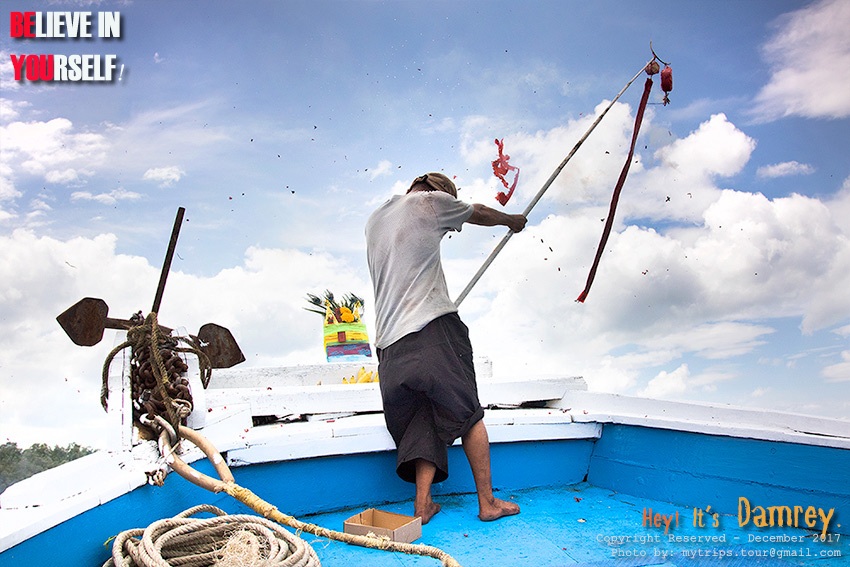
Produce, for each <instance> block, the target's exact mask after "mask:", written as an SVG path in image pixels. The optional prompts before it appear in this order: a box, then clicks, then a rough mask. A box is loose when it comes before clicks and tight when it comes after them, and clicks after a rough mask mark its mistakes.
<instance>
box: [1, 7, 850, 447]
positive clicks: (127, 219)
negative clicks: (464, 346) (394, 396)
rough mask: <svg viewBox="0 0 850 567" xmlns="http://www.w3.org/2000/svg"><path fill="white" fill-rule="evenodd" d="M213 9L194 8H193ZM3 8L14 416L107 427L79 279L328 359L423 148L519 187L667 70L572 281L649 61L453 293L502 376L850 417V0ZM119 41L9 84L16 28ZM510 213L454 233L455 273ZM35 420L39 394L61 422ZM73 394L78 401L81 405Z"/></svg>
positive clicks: (474, 194) (477, 194)
mask: <svg viewBox="0 0 850 567" xmlns="http://www.w3.org/2000/svg"><path fill="white" fill-rule="evenodd" d="M200 6H203V9H201V8H200ZM12 10H16V11H44V12H47V11H75V10H76V11H91V12H97V11H119V12H120V14H121V22H122V28H121V29H122V34H121V35H122V37H121V38H120V39H113V40H103V39H96V38H95V39H92V40H73V39H64V40H61V39H54V40H45V39H35V40H19V39H12V38H10V37H9V36H10V34H9V28H8V24H9V16H8V14H9V12H10V11H12ZM2 21H3V22H4V25H3V26H2V27H0V30H2V35H0V89H2V93H0V277H2V281H3V283H2V284H0V332H2V333H3V335H4V336H5V337H7V338H6V340H4V341H3V343H2V345H0V438H2V439H10V440H12V441H16V442H18V443H19V444H22V445H27V444H29V443H31V442H36V441H45V442H57V443H66V442H70V441H77V442H82V443H85V444H91V445H103V443H104V437H103V433H102V430H103V429H104V426H103V424H104V418H103V417H102V415H101V413H100V412H101V410H100V407H99V403H98V392H99V387H100V365H101V364H102V361H103V359H104V358H105V356H106V354H107V353H108V352H109V350H110V349H111V347H112V345H113V343H114V338H113V336H112V335H111V334H110V332H107V336H106V337H105V339H104V341H103V342H101V343H100V344H99V345H97V346H95V347H91V348H82V347H76V346H74V345H73V344H71V343H70V341H69V340H68V339H67V337H65V336H64V334H63V332H62V331H61V329H60V328H59V327H58V325H57V324H56V322H55V317H56V315H57V314H58V313H60V312H62V311H63V310H64V309H65V308H67V307H68V306H70V305H71V304H73V303H74V302H76V301H77V300H78V299H80V298H82V297H85V296H93V297H101V298H103V299H104V300H105V301H106V302H107V304H108V305H109V306H110V316H113V317H127V316H129V315H130V314H131V313H133V312H135V311H137V310H143V311H146V310H148V309H149V308H150V305H151V302H152V298H153V295H154V291H155V288H156V283H157V279H158V277H159V270H160V266H161V264H162V259H163V256H164V252H165V247H166V244H167V241H168V236H169V233H170V230H171V225H172V223H173V221H174V216H175V213H176V211H177V208H178V207H180V206H183V207H186V209H187V212H186V220H185V222H184V224H183V227H182V230H181V235H180V240H179V243H178V246H177V255H176V256H175V260H174V264H173V266H172V273H171V275H170V277H169V281H168V285H167V288H166V292H165V299H164V301H163V304H162V308H161V309H160V319H161V321H162V322H163V323H164V324H167V325H169V326H177V327H180V326H182V327H184V328H185V329H187V330H189V331H190V332H195V331H196V330H197V328H198V327H200V325H202V324H203V323H206V322H208V321H214V322H217V323H219V324H222V325H225V326H227V327H228V328H230V329H231V330H232V331H233V333H234V334H235V335H236V337H237V339H238V340H239V343H240V345H241V346H242V348H243V350H244V351H245V354H246V356H247V358H248V360H247V361H246V363H244V364H245V365H252V366H269V365H280V364H303V363H321V362H322V360H323V358H322V348H321V339H320V334H321V330H320V325H319V321H320V320H319V318H318V317H316V316H315V315H313V314H310V313H308V312H306V311H304V310H303V309H302V307H303V306H304V305H305V302H304V297H305V295H306V293H308V292H311V293H320V292H321V291H322V290H324V289H326V288H330V289H332V290H335V291H337V292H338V293H344V292H348V291H351V292H355V293H358V294H360V295H363V296H365V297H366V298H367V321H369V322H370V323H371V319H369V318H370V317H371V313H370V312H369V311H368V309H369V305H370V304H371V284H370V282H369V279H368V273H367V270H366V265H365V243H364V238H363V226H364V224H365V221H366V219H367V218H368V215H369V213H370V212H371V210H373V209H374V208H375V207H376V206H378V205H379V204H380V203H381V202H383V201H384V200H385V199H386V198H388V197H389V196H390V195H392V194H393V193H398V192H402V191H403V190H404V189H405V188H406V187H407V186H408V185H409V183H410V181H411V180H412V179H413V178H414V177H416V176H417V175H420V174H421V173H424V172H427V171H443V172H445V173H446V174H448V175H451V176H456V182H457V184H458V185H459V186H460V188H461V189H460V196H461V198H463V199H466V200H468V201H478V202H483V203H485V204H488V205H490V206H494V207H500V205H498V203H497V202H496V201H495V199H494V197H495V194H496V193H497V191H499V186H498V181H497V180H496V178H495V177H493V176H492V173H491V170H490V161H491V160H493V159H495V158H496V147H495V145H494V144H493V139H494V138H497V137H498V138H503V139H504V141H505V151H506V152H507V153H508V154H510V155H511V163H512V164H514V165H516V166H519V167H520V168H521V171H522V173H521V178H520V182H519V185H518V188H517V191H516V194H515V195H514V196H513V198H512V200H511V202H510V203H509V204H508V205H507V207H505V209H506V210H508V211H509V212H518V211H521V210H522V209H523V208H524V207H525V204H526V203H527V202H528V201H529V200H530V198H531V197H532V195H534V193H536V192H537V190H538V189H539V188H540V187H541V185H542V183H543V181H545V179H546V178H548V177H549V175H550V174H551V173H552V171H553V170H554V168H555V167H556V166H557V165H558V164H559V163H560V161H561V160H562V159H563V158H564V157H565V156H566V155H567V153H568V152H569V150H570V149H571V148H572V146H573V145H574V144H575V143H576V142H577V141H578V139H579V138H580V137H581V135H582V134H583V133H584V132H585V131H586V130H587V128H588V126H589V125H590V123H591V122H592V121H593V119H594V117H595V113H597V112H600V111H601V110H602V109H603V108H604V107H605V106H607V104H608V102H610V100H611V99H612V98H613V97H614V96H615V95H616V93H617V92H618V91H619V90H620V89H621V88H622V87H623V85H625V83H626V82H627V81H628V80H629V79H630V78H631V77H632V76H633V75H634V74H635V73H636V72H637V71H638V70H639V69H640V68H641V66H642V65H643V64H644V63H646V62H647V61H648V60H649V59H650V58H651V56H652V55H651V53H650V50H649V43H650V41H652V44H653V46H654V48H655V50H656V52H657V53H658V55H659V56H660V57H661V58H662V59H664V60H665V61H669V62H670V63H671V66H672V67H673V71H674V90H673V92H672V93H671V94H670V98H671V100H672V104H670V105H669V106H662V105H660V104H658V103H660V101H661V90H660V86H659V84H658V80H656V84H655V86H654V87H653V91H652V95H651V99H650V102H651V103H652V104H651V105H650V106H649V108H648V112H647V115H646V117H645V119H644V123H643V126H642V129H641V137H640V139H639V141H638V145H637V150H636V155H635V162H634V163H633V165H632V168H631V173H630V176H629V179H628V181H627V183H626V186H625V188H624V190H623V195H622V197H621V201H620V209H619V211H618V213H617V217H616V222H615V229H614V233H613V234H612V236H611V239H610V240H609V242H608V246H607V247H606V251H605V254H604V255H603V258H602V264H601V267H600V270H599V272H598V274H597V278H596V282H595V283H594V287H593V289H592V291H591V293H590V296H589V298H588V301H587V302H586V303H585V304H578V303H575V302H574V299H575V297H576V296H577V295H578V293H579V292H580V291H581V289H582V288H583V286H584V280H585V278H586V276H587V271H588V269H589V267H590V264H591V262H592V260H593V255H594V252H595V247H596V244H597V243H598V240H599V237H600V234H601V230H602V223H601V222H600V220H601V219H604V217H605V215H606V211H607V207H608V200H609V198H610V195H611V191H612V190H613V185H614V182H615V180H616V178H617V176H618V175H619V172H620V169H621V168H622V164H623V160H624V159H625V156H626V153H627V151H628V142H629V139H630V137H631V129H632V125H633V122H634V112H635V108H636V105H637V102H638V100H639V98H640V89H641V86H642V83H643V78H640V79H639V80H638V81H636V83H635V84H634V85H633V86H632V87H631V88H630V89H629V90H628V91H627V92H626V93H625V95H624V96H623V98H622V99H621V100H620V101H619V102H618V103H617V104H616V105H615V106H614V107H613V108H612V110H611V111H610V112H609V114H608V115H607V116H606V117H605V119H604V120H603V121H602V123H601V124H600V126H599V127H598V128H597V129H596V130H595V131H594V132H593V134H592V135H591V136H590V138H589V139H588V141H587V142H586V143H585V144H584V145H583V146H582V148H581V149H580V150H579V152H578V153H577V154H576V156H575V158H574V159H573V160H572V161H571V162H570V163H569V164H568V166H567V167H566V168H565V169H564V171H563V172H562V173H561V175H560V176H559V177H558V179H557V180H556V182H555V183H554V184H553V185H552V187H551V189H550V190H549V192H548V193H547V194H546V196H545V197H544V198H543V200H542V201H541V202H540V204H539V205H538V206H537V208H535V210H534V211H533V212H532V214H531V215H530V219H529V226H528V228H527V230H526V231H525V232H524V233H523V234H521V235H518V236H517V237H515V238H513V239H512V240H511V242H510V243H509V244H508V246H507V248H506V249H505V250H504V251H503V252H502V254H501V255H500V256H499V258H498V259H497V260H496V262H495V263H494V264H493V266H492V267H491V269H490V270H489V271H488V272H487V274H486V275H485V277H484V278H483V279H482V281H481V282H480V283H479V284H478V285H477V286H476V288H475V289H474V290H473V293H472V294H471V295H470V296H469V298H467V300H466V301H465V302H464V304H463V305H462V306H461V316H462V317H463V318H464V320H466V321H467V323H468V324H469V326H470V328H471V332H472V339H473V344H474V346H475V349H476V354H477V355H479V356H483V357H488V358H490V359H491V360H493V363H494V372H495V374H496V375H497V376H534V375H551V374H562V375H582V376H584V377H585V379H586V380H587V381H588V384H589V386H590V388H591V389H593V390H598V391H608V392H618V393H623V394H629V395H641V396H651V397H661V398H666V399H681V400H695V401H702V402H711V403H719V404H731V405H736V406H753V407H763V408H772V409H781V410H788V411H795V412H801V413H811V414H817V415H825V416H831V417H842V418H850V402H848V401H847V400H850V344H848V337H850V294H847V293H846V289H848V286H850V240H848V239H850V221H848V218H850V160H848V158H847V148H848V147H850V128H848V126H850V121H849V118H848V117H850V95H848V94H847V93H850V40H848V36H847V34H846V29H847V25H848V24H850V6H848V5H847V4H846V3H844V2H841V1H819V2H796V1H779V0H771V1H766V0H765V1H751V2H733V1H722V2H675V1H669V2H665V1H649V2H640V3H631V2H606V1H602V2H575V1H557V2H556V1H551V2H526V3H516V2H483V1H468V2H407V1H403V2H378V1H357V0H354V1H350V2H342V1H316V2H307V1H305V2H288V1H287V2H271V1H251V2H241V3H233V2H223V1H210V2H205V3H203V4H202V5H201V4H198V3H195V2H188V1H185V0H178V1H171V2H157V1H145V2H86V1H76V2H26V1H22V2H17V3H14V5H12V4H6V6H5V11H4V14H3V18H2ZM40 53H54V54H59V53H65V54H82V53H85V54H88V53H98V54H117V55H118V57H119V62H120V64H123V65H124V71H123V74H122V75H121V80H120V81H113V82H111V83H108V84H92V83H86V84H68V83H62V84H33V83H27V82H25V81H24V82H20V83H19V82H16V81H14V76H13V74H12V65H11V55H12V54H40ZM502 234H503V233H502V231H500V230H497V229H485V228H481V227H468V228H467V229H464V230H463V232H462V233H461V234H458V235H453V237H452V238H451V239H450V240H446V241H445V242H444V248H443V251H444V255H445V258H446V261H445V267H446V272H447V279H448V281H449V286H450V289H451V290H452V292H453V293H455V294H457V293H459V292H460V290H461V289H462V288H463V287H464V286H465V284H466V282H467V281H468V280H469V278H470V277H471V276H472V274H473V273H474V272H475V271H476V269H477V268H478V266H479V265H480V264H481V262H483V260H484V258H485V257H486V256H487V254H489V252H490V250H491V249H492V247H493V246H494V245H495V243H496V242H497V241H498V239H499V238H501V236H502ZM46 416H47V417H46ZM72 416H73V417H72Z"/></svg>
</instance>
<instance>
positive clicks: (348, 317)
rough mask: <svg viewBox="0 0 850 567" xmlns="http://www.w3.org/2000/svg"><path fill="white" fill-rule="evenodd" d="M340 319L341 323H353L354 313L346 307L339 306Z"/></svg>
mask: <svg viewBox="0 0 850 567" xmlns="http://www.w3.org/2000/svg"><path fill="white" fill-rule="evenodd" d="M339 311H340V319H342V322H343V323H353V322H354V314H353V313H352V312H351V309H349V308H348V307H340V309H339Z"/></svg>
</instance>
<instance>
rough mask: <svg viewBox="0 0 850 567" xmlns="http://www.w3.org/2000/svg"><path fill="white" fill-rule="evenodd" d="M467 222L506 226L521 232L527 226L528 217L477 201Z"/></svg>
mask: <svg viewBox="0 0 850 567" xmlns="http://www.w3.org/2000/svg"><path fill="white" fill-rule="evenodd" d="M466 222H468V223H470V224H477V225H480V226H506V227H508V228H509V229H511V230H512V231H514V232H520V231H521V230H522V229H524V228H525V223H526V222H528V219H527V218H525V217H524V216H523V215H509V214H507V213H503V212H502V211H498V210H496V209H492V208H490V207H488V206H487V205H482V204H480V203H475V204H473V205H472V216H471V217H469V218H468V219H467V220H466Z"/></svg>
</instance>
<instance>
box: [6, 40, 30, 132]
mask: <svg viewBox="0 0 850 567" xmlns="http://www.w3.org/2000/svg"><path fill="white" fill-rule="evenodd" d="M0 55H2V54H0ZM3 86H4V88H5V83H4V84H3ZM27 106H29V103H27V102H21V101H14V100H9V99H8V98H0V122H9V121H10V120H14V119H15V118H17V117H18V116H20V112H19V109H21V108H26V107H27Z"/></svg>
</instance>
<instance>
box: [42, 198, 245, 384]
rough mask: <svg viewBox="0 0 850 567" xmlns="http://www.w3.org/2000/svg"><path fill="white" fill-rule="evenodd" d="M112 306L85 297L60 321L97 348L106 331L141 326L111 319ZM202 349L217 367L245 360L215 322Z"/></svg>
mask: <svg viewBox="0 0 850 567" xmlns="http://www.w3.org/2000/svg"><path fill="white" fill-rule="evenodd" d="M184 212H185V209H184V208H183V207H180V208H179V209H178V210H177V218H176V219H175V220H174V228H173V229H172V232H171V240H170V242H169V243H168V250H167V252H166V255H165V261H164V263H163V266H162V273H161V274H160V279H159V285H158V286H157V291H156V296H155V298H154V303H153V309H152V311H154V312H158V311H159V306H160V303H161V301H162V294H163V291H164V289H165V281H166V278H167V277H168V272H169V270H170V269H171V259H172V257H173V256H174V249H175V247H176V246H177V236H178V235H179V233H180V225H181V224H182V221H183V214H184ZM108 314H109V306H108V305H107V304H106V302H105V301H104V300H102V299H99V298H95V297H85V298H83V299H81V300H80V301H78V302H77V303H75V304H74V305H72V306H71V307H69V308H68V309H66V310H65V311H64V312H63V313H61V314H60V315H59V316H58V317H56V320H57V321H58V322H59V325H60V326H61V327H62V329H63V330H64V331H65V333H66V334H67V335H68V337H69V338H70V339H71V340H72V341H73V342H74V344H77V345H80V346H94V345H96V344H97V343H99V342H100V341H101V340H102V339H103V332H104V330H105V329H116V330H127V329H129V328H131V327H133V326H135V325H138V324H140V323H141V320H140V321H138V322H135V321H131V320H128V319H113V318H111V317H108V316H107V315H108ZM159 328H160V331H162V332H163V333H164V334H166V335H167V334H170V333H171V331H172V330H171V329H169V328H168V327H163V326H162V325H160V327H159ZM193 338H195V339H198V340H197V341H196V342H198V343H199V345H198V346H199V347H200V349H201V350H202V351H203V352H204V354H206V355H207V357H209V359H210V364H211V365H212V367H213V368H230V367H231V366H235V365H236V364H239V363H240V362H243V361H244V360H245V355H244V354H242V350H241V349H240V348H239V345H238V344H237V343H236V339H234V338H233V334H232V333H231V332H230V331H229V330H228V329H227V328H226V327H222V326H221V325H216V324H215V323H207V324H205V325H203V326H201V328H200V330H199V331H198V334H197V336H194V337H193Z"/></svg>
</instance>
